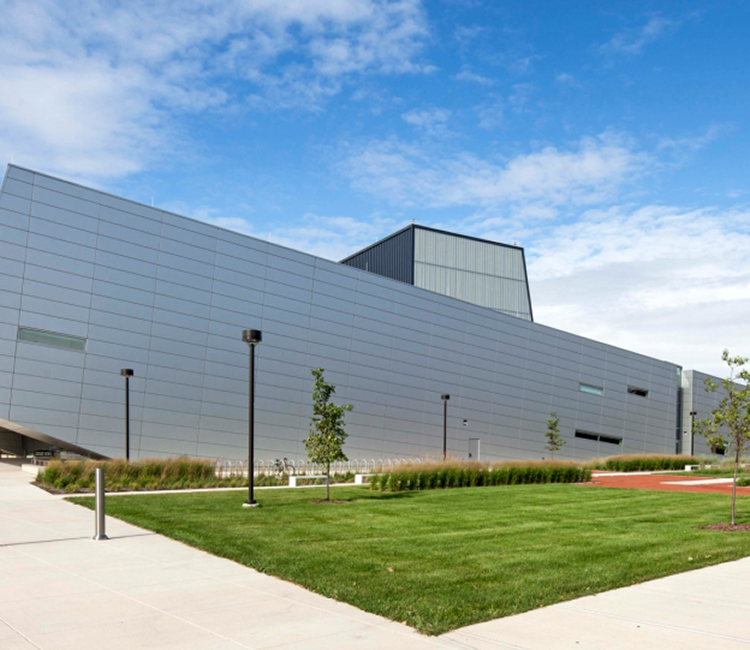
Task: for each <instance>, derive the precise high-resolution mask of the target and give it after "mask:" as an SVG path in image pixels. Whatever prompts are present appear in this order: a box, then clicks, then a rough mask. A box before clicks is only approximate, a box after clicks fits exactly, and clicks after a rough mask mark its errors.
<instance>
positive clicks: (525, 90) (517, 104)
mask: <svg viewBox="0 0 750 650" xmlns="http://www.w3.org/2000/svg"><path fill="white" fill-rule="evenodd" d="M535 90H536V88H535V86H534V84H532V83H522V84H514V85H513V92H512V93H511V95H510V97H508V104H509V105H510V107H511V108H512V109H513V110H514V111H515V112H516V113H523V112H524V111H525V110H526V108H527V105H528V103H529V101H530V100H531V96H532V95H533V94H534V91H535Z"/></svg>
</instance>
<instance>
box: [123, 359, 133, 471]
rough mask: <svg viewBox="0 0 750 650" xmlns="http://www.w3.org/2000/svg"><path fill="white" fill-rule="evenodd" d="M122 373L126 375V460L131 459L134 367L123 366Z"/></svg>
mask: <svg viewBox="0 0 750 650" xmlns="http://www.w3.org/2000/svg"><path fill="white" fill-rule="evenodd" d="M120 374H121V375H122V376H123V377H125V460H130V378H131V377H132V376H133V369H132V368H123V369H122V370H120Z"/></svg>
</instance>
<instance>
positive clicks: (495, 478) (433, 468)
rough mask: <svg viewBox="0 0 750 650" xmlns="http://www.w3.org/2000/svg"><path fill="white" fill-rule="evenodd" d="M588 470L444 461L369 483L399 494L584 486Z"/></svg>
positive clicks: (397, 470) (387, 473)
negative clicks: (538, 485)
mask: <svg viewBox="0 0 750 650" xmlns="http://www.w3.org/2000/svg"><path fill="white" fill-rule="evenodd" d="M589 480H591V469H590V468H589V467H585V466H583V465H581V464H580V463H575V462H566V461H511V462H505V463H492V464H489V463H480V462H462V461H446V462H432V463H414V464H406V465H399V466H397V467H394V468H392V469H387V470H384V471H383V472H382V473H379V474H377V475H375V476H373V477H372V478H371V479H370V487H371V488H372V489H373V490H380V491H390V492H402V491H404V490H434V489H444V488H458V487H483V486H490V485H524V484H531V483H584V482H586V481H589Z"/></svg>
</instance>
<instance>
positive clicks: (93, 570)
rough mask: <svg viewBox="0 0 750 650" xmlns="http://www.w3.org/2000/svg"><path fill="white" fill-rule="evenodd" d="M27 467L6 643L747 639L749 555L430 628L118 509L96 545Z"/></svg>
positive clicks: (6, 535)
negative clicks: (194, 544) (121, 514)
mask: <svg viewBox="0 0 750 650" xmlns="http://www.w3.org/2000/svg"><path fill="white" fill-rule="evenodd" d="M30 478H31V477H30V476H29V475H28V474H25V473H23V472H21V471H20V470H18V469H17V468H16V467H12V466H9V465H8V464H6V463H2V462H0V649H2V650H32V649H34V648H37V649H39V648H41V649H42V650H56V649H61V650H62V649H68V648H69V649H71V650H87V649H89V648H92V649H93V648H105V649H106V650H120V649H123V650H125V649H127V650H135V649H137V650H148V649H150V648H154V649H157V648H158V649H171V648H174V649H175V650H177V649H179V650H204V649H205V650H214V649H216V650H223V649H224V648H233V649H236V648H254V649H261V648H278V649H280V650H285V649H292V648H294V649H305V650H307V649H310V650H315V649H317V648H321V649H322V648H325V649H326V650H339V649H341V650H349V649H352V650H358V649H360V648H361V649H373V650H383V649H384V648H385V650H401V649H403V650H412V649H414V650H423V649H424V650H427V649H435V648H450V649H452V650H461V649H463V650H466V649H469V650H471V649H475V650H483V649H487V650H489V649H493V650H495V649H502V648H516V649H528V650H532V649H533V650H556V649H560V648H575V649H577V650H591V649H594V648H597V649H598V648H601V649H607V650H610V649H629V648H634V649H635V648H638V650H649V649H652V648H653V649H659V650H662V649H665V648H669V649H670V650H671V649H677V648H679V649H684V650H691V649H693V648H695V649H696V650H698V649H700V650H712V649H713V648H717V649H718V648H721V649H722V650H724V649H726V650H733V649H734V648H743V649H744V650H750V604H748V598H747V596H748V593H749V588H748V586H747V585H749V584H750V559H747V560H741V561H739V562H733V563H731V564H725V565H720V566H716V567H711V568H708V569H701V570H699V571H693V572H691V573H686V574H682V575H679V576H673V577H671V578H665V579H662V580H656V581H653V582H649V583H645V584H642V585H637V586H634V587H628V588H626V589H620V590H617V591H612V592H608V593H605V594H601V595H599V596H591V597H588V598H582V599H579V600H575V601H571V602H569V603H563V604H560V605H555V606H553V607H547V608H544V609H540V610H537V611H533V612H528V613H526V614H521V615H518V616H512V617H508V618H505V619H500V620H497V621H490V622H488V623H481V624H478V625H473V626H470V627H466V628H463V629H461V630H455V631H454V632H451V633H449V634H446V635H444V636H442V637H438V638H435V637H424V636H421V635H419V634H417V633H416V632H414V631H413V630H411V628H409V627H407V626H404V625H401V624H399V623H394V622H392V621H388V620H386V619H384V618H381V617H379V616H374V615H372V614H368V613H365V612H362V611H360V610H358V609H356V608H355V607H352V606H350V605H346V604H343V603H338V602H335V601H332V600H329V599H327V598H324V597H322V596H319V595H317V594H313V593H310V592H309V591H306V590H305V589H302V588H301V587H297V586H295V585H292V584H289V583H286V582H283V581H281V580H278V579H276V578H271V577H269V576H265V575H263V574H260V573H258V572H256V571H254V570H252V569H248V568H246V567H243V566H240V565H238V564H235V563H234V562H230V561H229V560H223V559H220V558H215V557H213V556H211V555H208V554H206V553H203V552H201V551H197V550H195V549H191V548H189V547H187V546H185V545H183V544H180V543H179V542H175V541H172V540H169V539H166V538H164V537H161V536H159V535H156V534H154V533H150V532H148V531H144V530H142V529H140V528H136V527H135V526H131V525H129V524H125V523H123V522H120V521H117V520H115V519H108V520H107V533H108V534H109V535H110V537H111V539H110V540H109V541H106V542H94V541H92V540H91V535H92V534H93V524H94V521H93V520H94V516H93V513H92V512H91V511H89V510H85V509H83V508H80V507H78V506H74V505H72V504H69V503H67V502H64V501H60V499H58V498H56V497H53V496H51V495H48V494H46V493H45V492H42V491H41V490H38V489H37V488H34V487H32V486H30V485H29V484H28V481H29V480H30ZM738 534H739V533H738Z"/></svg>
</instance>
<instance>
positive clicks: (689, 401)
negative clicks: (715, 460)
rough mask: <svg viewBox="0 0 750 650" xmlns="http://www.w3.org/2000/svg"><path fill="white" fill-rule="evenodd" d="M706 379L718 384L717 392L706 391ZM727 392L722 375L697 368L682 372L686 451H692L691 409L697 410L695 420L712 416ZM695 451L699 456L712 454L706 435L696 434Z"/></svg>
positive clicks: (683, 422)
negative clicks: (723, 386) (710, 373)
mask: <svg viewBox="0 0 750 650" xmlns="http://www.w3.org/2000/svg"><path fill="white" fill-rule="evenodd" d="M706 379H710V380H711V381H713V382H714V383H715V384H716V385H717V386H718V389H717V390H716V391H715V392H707V391H706ZM725 394H726V392H725V391H724V389H723V388H722V385H721V377H715V376H714V375H707V374H706V373H703V372H698V371H697V370H685V371H683V373H682V418H681V420H682V428H681V430H682V449H683V451H684V453H686V454H688V453H690V449H691V443H690V432H691V419H690V411H695V412H696V415H695V421H696V422H697V421H698V420H705V419H707V418H710V417H711V413H712V411H713V410H714V409H715V408H717V407H718V406H719V402H720V401H721V399H722V397H724V395H725ZM725 437H726V436H725ZM692 449H694V453H695V454H696V455H698V456H710V455H711V454H712V452H711V447H710V445H709V444H708V442H707V441H706V438H705V436H703V435H702V434H700V433H698V434H696V436H695V440H694V446H693V447H692Z"/></svg>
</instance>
